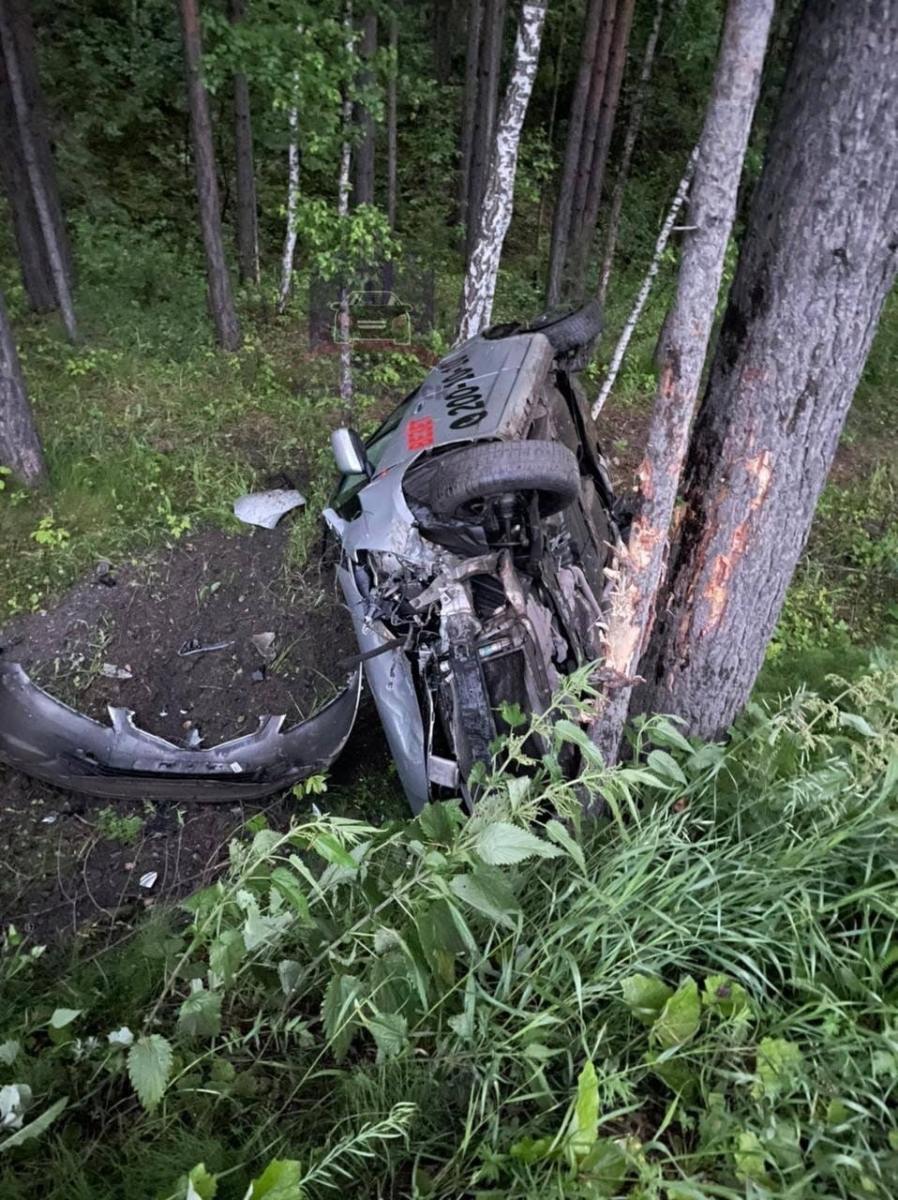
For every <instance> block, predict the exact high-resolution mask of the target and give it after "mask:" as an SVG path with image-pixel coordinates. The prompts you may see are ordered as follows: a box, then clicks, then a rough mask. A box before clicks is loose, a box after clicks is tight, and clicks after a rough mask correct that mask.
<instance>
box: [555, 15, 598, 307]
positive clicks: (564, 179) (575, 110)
mask: <svg viewBox="0 0 898 1200" xmlns="http://www.w3.org/2000/svg"><path fill="white" fill-rule="evenodd" d="M606 3H607V4H608V7H609V8H610V7H611V0H589V3H588V6H587V9H586V24H585V26H584V29H583V49H582V52H581V55H580V70H579V71H578V73H577V82H576V84H575V85H574V95H573V98H572V100H571V111H570V115H569V117H568V127H567V139H566V141H565V143H564V162H563V163H562V167H561V179H560V181H559V185H558V200H557V202H556V204H555V217H554V220H553V223H552V245H551V249H550V251H549V278H548V283H547V285H546V299H547V302H548V304H549V306H550V307H554V306H555V305H556V304H558V303H559V301H560V300H561V291H562V282H563V280H564V270H565V265H566V261H567V243H568V233H569V231H570V224H571V209H572V207H573V203H574V190H575V186H576V179H577V167H578V165H579V162H580V147H581V144H582V140H583V126H584V123H585V119H586V106H587V101H588V99H589V91H590V85H591V82H592V78H593V73H594V67H595V58H596V47H597V45H598V40H599V27H600V25H601V23H602V15H603V11H604V8H605V5H606Z"/></svg>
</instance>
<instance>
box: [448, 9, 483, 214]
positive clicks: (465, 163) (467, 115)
mask: <svg viewBox="0 0 898 1200" xmlns="http://www.w3.org/2000/svg"><path fill="white" fill-rule="evenodd" d="M436 2H437V3H439V0H436ZM483 5H484V0H469V7H468V48H467V55H466V58H465V86H464V93H463V95H462V116H461V155H460V159H459V171H458V184H459V187H458V221H459V224H460V225H462V226H465V227H467V220H468V196H469V195H470V191H471V160H472V156H473V153H474V126H475V125H476V123H477V87H478V83H479V79H478V73H479V67H480V31H481V29H482V27H483Z"/></svg>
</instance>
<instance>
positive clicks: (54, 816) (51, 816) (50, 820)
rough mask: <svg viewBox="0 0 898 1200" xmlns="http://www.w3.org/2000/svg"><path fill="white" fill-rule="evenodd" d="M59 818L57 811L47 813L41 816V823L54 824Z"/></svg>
mask: <svg viewBox="0 0 898 1200" xmlns="http://www.w3.org/2000/svg"><path fill="white" fill-rule="evenodd" d="M58 820H59V813H47V815H46V816H45V817H41V825H55V824H56V822H57V821H58Z"/></svg>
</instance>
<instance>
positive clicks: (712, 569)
mask: <svg viewBox="0 0 898 1200" xmlns="http://www.w3.org/2000/svg"><path fill="white" fill-rule="evenodd" d="M896 62H898V0H854V3H852V4H845V3H844V2H843V0H807V2H806V3H805V6H804V10H803V12H802V16H801V20H800V24H799V28H798V35H797V40H796V44H795V49H794V52H793V56H792V61H791V64H790V67H789V72H788V75H787V78H786V82H785V85H784V88H783V93H782V95H781V98H780V102H779V108H778V112H777V116H776V119H775V122H774V126H773V130H772V133H771V136H770V142H769V144H768V148H767V158H766V163H765V166H764V170H763V172H762V175H761V179H760V181H759V183H758V186H757V189H756V192H755V195H754V198H753V200H752V205H751V217H750V221H749V225H748V229H747V232H746V235H745V239H744V242H743V245H742V250H741V253H740V256H739V262H738V266H737V269H736V277H735V280H734V283H733V287H732V291H731V293H730V298H729V304H728V306H727V310H726V314H725V317H724V322H723V327H722V329H721V334H720V339H719V342H718V346H717V352H716V354H715V357H714V362H713V365H712V368H711V374H710V378H709V383H708V387H707V390H706V392H705V396H704V400H703V402H702V406H701V409H700V412H699V416H698V419H697V421H696V427H695V431H694V433H693V439H692V444H691V447H690V452H689V459H688V463H687V470H686V487H685V511H684V515H683V519H682V522H681V525H680V532H679V535H678V539H677V545H676V547H675V561H674V563H673V567H672V570H671V572H670V576H669V583H668V589H667V594H666V595H665V596H664V598H663V605H662V606H661V608H660V609H659V611H661V612H663V620H660V621H659V622H658V625H657V627H656V631H655V637H654V639H653V643H652V646H651V648H650V652H649V655H648V656H647V660H646V663H645V666H644V668H643V671H644V674H645V675H646V680H647V682H646V686H645V689H644V692H643V694H642V695H641V696H640V697H639V707H641V708H649V709H651V710H655V711H661V712H673V713H678V714H680V715H681V716H683V717H684V718H685V719H686V722H687V726H688V728H689V730H690V731H691V732H694V733H698V734H701V735H702V736H706V737H713V736H716V735H718V734H720V733H721V732H722V731H723V730H725V729H726V728H727V727H728V726H729V725H730V723H731V722H732V720H733V718H734V717H735V716H736V714H737V713H738V712H739V710H740V709H741V708H742V706H743V705H744V704H745V701H746V699H747V698H748V695H749V692H750V690H751V687H752V685H753V683H754V680H755V678H756V675H757V672H758V670H759V668H760V666H761V663H762V661H763V657H764V652H765V649H766V646H767V643H768V640H769V638H770V636H771V634H772V632H773V629H774V626H775V624H776V620H777V617H778V616H779V612H780V608H781V606H782V602H783V597H784V595H785V591H786V587H787V585H788V583H789V579H790V578H791V575H792V572H793V570H794V568H795V564H796V562H797V561H798V558H799V555H800V554H801V551H802V548H803V546H804V543H805V539H806V538H807V535H808V531H809V529H810V525H811V520H812V517H813V514H814V509H815V506H816V503H817V499H818V497H819V495H820V491H821V489H822V487H823V484H824V481H825V479H826V476H827V473H828V471H829V468H830V466H831V464H832V460H833V457H834V455H835V452H836V448H837V445H838V441H839V435H840V433H841V430H842V426H843V423H844V421H845V417H846V415H847V413H848V409H849V406H850V404H851V399H852V396H853V394H854V390H855V387H856V385H857V382H858V379H859V377H860V374H861V371H862V369H863V366H864V362H865V361H866V358H867V354H868V351H869V349H870V343H871V341H872V339H873V334H874V331H875V329H876V325H877V322H878V320H879V316H880V313H881V310H882V305H883V301H884V299H885V296H886V294H887V293H888V291H889V288H890V287H891V285H892V283H893V281H894V278H895V272H896V263H898V237H896V233H895V230H896V226H898V139H896V138H894V137H891V136H888V137H886V136H884V135H883V131H884V130H892V129H894V123H895V113H896V111H898V70H896Z"/></svg>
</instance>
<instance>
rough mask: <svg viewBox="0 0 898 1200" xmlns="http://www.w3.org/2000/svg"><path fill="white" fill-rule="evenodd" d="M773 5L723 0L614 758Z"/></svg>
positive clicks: (656, 427)
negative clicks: (721, 25) (721, 22)
mask: <svg viewBox="0 0 898 1200" xmlns="http://www.w3.org/2000/svg"><path fill="white" fill-rule="evenodd" d="M774 3H775V0H730V3H729V5H728V8H727V11H726V16H725V18H724V26H723V33H722V36H721V43H720V51H719V54H718V59H717V67H716V70H715V74H714V82H713V85H712V88H711V98H710V101H709V103H708V111H707V115H706V117H705V124H704V128H703V130H702V136H701V139H700V141H699V148H698V159H697V162H696V167H695V176H694V180H693V185H692V195H691V197H690V206H689V224H690V225H691V226H695V227H696V228H695V230H694V231H693V232H691V233H687V234H686V235H685V241H684V246H683V252H682V256H681V260H680V273H679V278H678V280H677V292H676V296H675V298H674V305H673V310H672V312H671V315H670V318H669V319H668V320H667V322H665V334H664V335H663V336H664V344H663V345H662V346H661V347H660V351H661V353H660V368H661V377H660V380H659V385H658V395H657V398H656V401H655V410H654V413H653V414H652V421H651V424H650V426H649V433H648V440H647V445H646V452H645V457H644V458H643V461H642V463H641V464H640V467H639V470H638V472H637V480H638V489H637V511H636V515H635V517H634V519H633V523H632V525H631V527H630V534H629V537H628V539H627V546H626V550H625V551H622V552H621V554H620V555H619V557H618V561H617V563H616V564H615V567H616V572H617V574H616V577H615V578H614V586H613V589H612V595H611V603H610V607H609V614H608V629H607V634H606V645H605V654H604V656H603V657H604V663H605V668H606V671H607V672H608V673H609V674H610V675H611V682H610V684H609V691H608V695H607V698H606V703H605V706H604V709H603V711H602V712H601V714H600V715H599V718H598V720H597V722H596V724H595V726H594V727H593V730H592V737H593V740H594V741H595V742H596V744H597V745H598V747H599V749H600V750H601V752H602V755H603V757H604V758H605V761H606V762H608V763H612V762H614V761H616V758H617V752H618V747H619V745H620V740H621V734H622V732H623V728H624V723H625V721H626V718H627V712H628V709H629V707H630V697H631V694H632V688H633V682H634V677H635V676H636V672H637V669H638V667H639V663H640V660H641V658H642V654H643V651H644V650H645V647H646V644H647V641H648V636H649V633H650V631H651V627H652V618H653V614H654V610H655V601H656V596H657V592H658V586H659V584H660V582H661V579H662V571H663V568H664V564H665V559H666V556H667V546H668V535H669V532H670V527H671V521H672V519H673V514H674V507H675V505H676V499H677V487H678V484H679V479H680V474H681V471H682V468H683V463H684V461H685V459H686V452H687V450H688V448H689V430H690V426H691V423H692V415H693V411H694V409H695V401H696V397H697V395H698V388H699V384H700V382H701V376H702V369H703V367H704V363H705V356H706V354H707V351H708V343H709V340H710V337H711V327H712V324H713V322H714V312H715V308H716V303H717V293H718V290H719V288H720V281H721V278H722V276H723V264H724V257H725V254H726V248H727V242H728V241H729V237H730V233H731V231H732V227H733V218H734V216H735V213H736V199H737V195H738V191H739V180H740V178H741V176H742V164H743V160H744V158H745V150H746V147H747V146H748V136H749V133H750V131H751V123H752V118H753V116H754V111H755V105H756V104H757V100H758V92H759V89H760V83H761V70H762V68H763V65H764V53H765V50H766V47H767V38H768V35H769V32H770V21H771V18H772V16H773V9H774Z"/></svg>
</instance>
